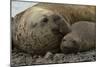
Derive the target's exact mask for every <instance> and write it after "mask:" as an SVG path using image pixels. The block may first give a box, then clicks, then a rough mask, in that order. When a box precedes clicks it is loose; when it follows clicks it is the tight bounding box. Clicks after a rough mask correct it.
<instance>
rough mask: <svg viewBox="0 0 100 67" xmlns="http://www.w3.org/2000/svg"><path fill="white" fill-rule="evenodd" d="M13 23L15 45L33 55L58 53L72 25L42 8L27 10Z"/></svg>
mask: <svg viewBox="0 0 100 67" xmlns="http://www.w3.org/2000/svg"><path fill="white" fill-rule="evenodd" d="M13 21H14V24H12V25H13V26H12V35H13V45H14V46H15V47H16V48H18V49H21V50H22V51H25V52H27V53H31V54H41V55H42V54H45V53H46V52H47V51H51V52H53V53H55V52H58V51H59V49H60V43H61V39H62V38H63V36H64V35H65V34H67V33H68V32H70V29H69V26H70V25H69V24H67V23H65V22H66V21H65V19H64V18H63V17H62V16H60V15H59V14H56V13H53V12H52V11H48V10H45V9H41V8H32V9H29V10H26V12H22V13H20V14H18V15H16V16H15V18H14V19H13Z"/></svg>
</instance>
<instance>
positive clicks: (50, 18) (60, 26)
mask: <svg viewBox="0 0 100 67" xmlns="http://www.w3.org/2000/svg"><path fill="white" fill-rule="evenodd" d="M27 13H28V14H27ZM27 13H26V14H25V17H26V19H25V21H26V23H28V24H29V26H30V25H31V26H32V27H36V26H37V27H41V28H43V27H47V26H48V27H49V28H50V29H52V30H53V31H56V30H57V31H59V32H60V33H62V34H63V35H65V34H67V33H68V32H69V31H70V28H69V27H70V25H69V24H68V22H67V21H66V20H65V19H64V17H63V16H61V15H60V14H59V13H54V12H52V11H50V10H47V9H43V8H39V7H33V8H32V9H31V10H30V11H29V12H28V11H27Z"/></svg>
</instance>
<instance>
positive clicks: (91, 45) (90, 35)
mask: <svg viewBox="0 0 100 67" xmlns="http://www.w3.org/2000/svg"><path fill="white" fill-rule="evenodd" d="M71 29H72V31H71V32H70V33H68V34H67V35H65V36H64V38H63V39H62V43H61V46H60V48H61V51H62V52H63V53H77V52H82V51H88V50H92V49H95V48H96V24H95V23H92V22H91V23H90V22H88V21H79V22H76V23H75V24H73V25H72V26H71Z"/></svg>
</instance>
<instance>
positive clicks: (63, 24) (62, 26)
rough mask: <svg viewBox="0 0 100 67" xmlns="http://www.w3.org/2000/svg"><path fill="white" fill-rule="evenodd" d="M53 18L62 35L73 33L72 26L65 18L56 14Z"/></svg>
mask: <svg viewBox="0 0 100 67" xmlns="http://www.w3.org/2000/svg"><path fill="white" fill-rule="evenodd" d="M52 18H53V21H54V23H55V24H57V25H58V28H59V32H60V33H62V34H63V35H66V34H67V33H69V32H70V31H71V28H70V24H69V23H68V22H67V21H66V20H65V18H64V17H63V16H60V15H59V14H54V15H52Z"/></svg>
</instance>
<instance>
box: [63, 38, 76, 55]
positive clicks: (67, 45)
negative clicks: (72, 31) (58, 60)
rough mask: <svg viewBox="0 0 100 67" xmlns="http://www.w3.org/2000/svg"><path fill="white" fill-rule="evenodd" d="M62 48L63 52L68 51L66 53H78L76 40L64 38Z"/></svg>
mask: <svg viewBox="0 0 100 67" xmlns="http://www.w3.org/2000/svg"><path fill="white" fill-rule="evenodd" d="M61 50H62V52H63V53H66V54H68V53H76V52H77V51H78V48H77V45H76V41H75V40H69V39H65V38H64V39H63V40H62V43H61Z"/></svg>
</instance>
